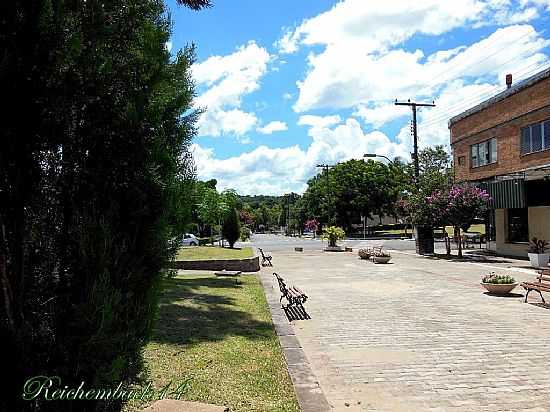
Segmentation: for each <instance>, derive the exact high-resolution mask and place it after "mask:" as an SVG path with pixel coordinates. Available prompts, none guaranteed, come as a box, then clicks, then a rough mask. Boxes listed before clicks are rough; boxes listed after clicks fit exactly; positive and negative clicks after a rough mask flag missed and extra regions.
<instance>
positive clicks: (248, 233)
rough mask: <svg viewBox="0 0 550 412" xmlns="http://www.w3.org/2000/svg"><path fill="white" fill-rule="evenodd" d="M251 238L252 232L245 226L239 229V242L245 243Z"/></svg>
mask: <svg viewBox="0 0 550 412" xmlns="http://www.w3.org/2000/svg"><path fill="white" fill-rule="evenodd" d="M251 236H252V231H251V230H250V229H249V228H247V227H246V226H243V227H241V240H242V241H243V242H246V241H247V240H249V239H250V237H251Z"/></svg>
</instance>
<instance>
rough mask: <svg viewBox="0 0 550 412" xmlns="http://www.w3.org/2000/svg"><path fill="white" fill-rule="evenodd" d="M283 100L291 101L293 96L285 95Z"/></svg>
mask: <svg viewBox="0 0 550 412" xmlns="http://www.w3.org/2000/svg"><path fill="white" fill-rule="evenodd" d="M283 99H285V100H290V99H292V94H290V93H284V94H283Z"/></svg>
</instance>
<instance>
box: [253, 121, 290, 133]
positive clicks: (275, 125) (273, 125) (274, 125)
mask: <svg viewBox="0 0 550 412" xmlns="http://www.w3.org/2000/svg"><path fill="white" fill-rule="evenodd" d="M287 129H288V127H287V126H286V123H285V122H281V121H279V120H275V121H272V122H269V123H268V124H266V125H265V126H263V127H259V128H257V129H256V131H258V132H259V133H261V134H272V133H274V132H283V131H285V130H287Z"/></svg>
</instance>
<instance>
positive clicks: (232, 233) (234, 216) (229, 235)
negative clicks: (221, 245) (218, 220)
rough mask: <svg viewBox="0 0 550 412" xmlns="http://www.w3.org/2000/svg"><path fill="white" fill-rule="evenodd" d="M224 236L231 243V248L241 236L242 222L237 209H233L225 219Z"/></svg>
mask: <svg viewBox="0 0 550 412" xmlns="http://www.w3.org/2000/svg"><path fill="white" fill-rule="evenodd" d="M222 234H223V237H224V238H225V239H227V241H228V242H229V247H230V248H233V246H234V245H235V242H236V241H237V240H239V237H240V236H241V221H240V219H239V213H238V212H237V209H235V208H232V209H231V210H230V211H229V212H228V213H227V216H226V217H225V220H224V222H223V227H222Z"/></svg>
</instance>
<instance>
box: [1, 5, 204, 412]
mask: <svg viewBox="0 0 550 412" xmlns="http://www.w3.org/2000/svg"><path fill="white" fill-rule="evenodd" d="M178 2H179V3H181V4H183V5H186V6H189V7H191V8H193V9H200V8H202V7H205V6H208V2H207V1H200V0H195V1H193V0H178ZM0 16H2V17H1V18H0V51H1V53H0V54H1V56H2V57H1V61H2V62H1V64H0V86H1V89H2V97H3V100H4V101H6V102H9V105H6V106H5V108H4V109H3V110H2V119H1V120H2V129H1V141H2V150H0V282H1V285H0V286H1V290H2V293H1V294H0V300H1V302H0V322H1V323H0V335H1V336H0V337H1V338H2V343H3V350H4V353H5V354H9V356H7V357H5V359H4V360H3V363H2V365H3V371H4V373H5V374H6V376H9V377H10V379H9V380H8V382H7V386H5V387H4V392H3V393H4V396H2V397H1V398H0V410H6V411H15V410H17V411H25V410H40V411H50V410H52V411H54V410H55V411H64V410H67V411H69V410H79V411H95V410H118V409H120V406H121V403H120V401H114V402H94V401H86V402H83V401H79V402H78V404H75V403H73V402H70V401H66V402H55V403H51V402H44V401H42V400H36V401H34V402H25V401H23V400H22V399H21V393H22V391H23V385H24V382H25V380H26V379H28V378H29V377H32V376H35V375H45V376H52V375H56V376H59V377H60V378H61V379H62V385H63V386H64V385H68V386H69V387H73V386H74V387H78V385H79V384H80V382H81V381H85V382H86V385H89V386H90V387H108V386H112V385H113V384H116V383H118V382H122V383H129V382H132V381H134V380H135V379H136V377H137V376H138V374H139V373H140V371H141V369H142V359H141V348H142V346H143V345H144V343H145V342H146V341H147V339H148V337H149V336H150V332H151V327H152V324H153V318H154V312H155V306H156V297H157V292H158V290H159V285H160V281H161V279H162V274H163V267H164V265H165V262H166V261H167V260H168V259H170V257H171V254H172V253H173V248H171V247H170V243H169V239H170V238H171V237H172V236H173V235H174V234H175V233H177V232H179V231H181V230H182V227H184V226H185V224H186V222H187V221H188V218H189V205H187V204H186V203H185V202H184V203H182V200H184V196H183V193H184V192H185V191H186V190H188V187H189V184H192V183H191V181H192V179H193V175H194V169H193V164H192V159H191V157H190V156H189V154H188V152H187V147H188V144H189V142H190V139H191V138H192V137H193V135H194V134H195V132H196V130H195V122H196V119H197V116H198V114H199V112H197V111H196V110H193V108H192V100H193V97H194V88H193V82H192V79H191V71H190V67H191V65H192V63H193V61H194V51H193V48H192V47H190V48H186V49H185V50H183V51H181V52H179V53H178V54H177V56H175V57H174V58H171V56H170V55H169V53H168V51H167V50H166V48H165V44H166V42H167V41H168V39H169V36H170V21H169V20H168V19H167V11H166V9H165V8H164V4H163V2H162V1H160V0H134V1H131V2H128V1H123V0H112V1H107V2H106V1H96V0H86V1H85V0H76V1H64V0H13V1H5V2H1V5H0ZM176 205H179V207H176ZM182 205H183V206H182Z"/></svg>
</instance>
